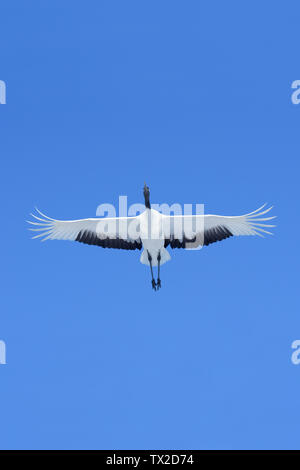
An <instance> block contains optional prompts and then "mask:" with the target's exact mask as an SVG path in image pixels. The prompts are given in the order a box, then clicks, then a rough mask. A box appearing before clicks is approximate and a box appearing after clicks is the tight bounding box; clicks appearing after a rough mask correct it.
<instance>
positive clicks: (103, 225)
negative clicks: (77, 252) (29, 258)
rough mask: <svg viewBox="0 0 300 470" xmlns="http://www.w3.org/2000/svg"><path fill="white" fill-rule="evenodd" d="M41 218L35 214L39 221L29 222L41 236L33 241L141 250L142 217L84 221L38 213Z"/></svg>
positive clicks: (37, 236) (36, 219)
mask: <svg viewBox="0 0 300 470" xmlns="http://www.w3.org/2000/svg"><path fill="white" fill-rule="evenodd" d="M36 210H37V212H38V214H39V216H38V215H35V214H31V215H32V217H34V219H35V221H27V222H28V223H29V224H31V225H34V226H35V228H30V229H29V230H32V231H35V232H40V233H39V234H38V235H36V236H34V237H32V238H41V239H42V241H44V240H73V241H77V242H81V243H87V244H88V245H97V246H102V247H103V248H118V249H123V250H140V249H141V248H142V243H141V239H140V235H139V219H138V217H115V218H98V219H80V220H55V219H51V218H50V217H48V216H46V215H45V214H43V213H42V212H40V211H39V210H38V209H36Z"/></svg>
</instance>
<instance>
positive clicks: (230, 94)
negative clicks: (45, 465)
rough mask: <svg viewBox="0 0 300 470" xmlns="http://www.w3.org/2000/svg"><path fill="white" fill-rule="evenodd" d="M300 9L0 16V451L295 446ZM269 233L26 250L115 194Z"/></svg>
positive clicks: (24, 9) (236, 6)
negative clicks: (155, 283)
mask: <svg viewBox="0 0 300 470" xmlns="http://www.w3.org/2000/svg"><path fill="white" fill-rule="evenodd" d="M299 13H300V8H299V3H298V5H297V2H292V1H291V2H289V3H288V4H281V5H279V3H277V4H276V3H273V4H272V7H270V5H269V4H268V3H262V2H258V1H254V2H253V1H252V2H246V3H245V2H243V3H241V2H238V1H228V2H222V1H216V2H211V3H208V2H205V3H204V2H197V1H190V2H178V1H172V2H171V1H164V2H158V1H152V2H138V1H131V0H129V1H126V2H121V1H115V2H107V1H100V2H99V1H91V0H89V1H86V2H79V1H69V0H65V1H64V2H59V1H58V0H51V1H44V2H38V1H30V0H29V1H26V2H22V1H8V0H6V1H4V2H2V4H1V28H0V41H1V48H0V79H1V80H4V81H5V82H6V86H7V104H6V105H0V129H1V162H2V172H1V187H0V190H1V199H2V208H1V211H2V221H3V224H2V230H1V242H2V243H1V246H2V250H1V287H2V295H1V298H0V302H1V316H0V339H1V340H3V341H5V343H6V347H7V364H6V365H0V400H1V420H0V421H1V426H0V446H1V448H3V449H117V448H119V449H132V448H135V449H151V448H152V449H153V448H157V449H168V448H171V449H185V448H186V449H264V448H265V449H266V448H267V449H291V448H299V421H300V411H299V409H300V397H299V393H298V390H299V385H300V366H296V365H293V364H292V362H291V354H292V349H291V344H292V342H293V341H294V340H296V339H300V321H299V294H298V292H299V286H298V284H299V248H298V243H297V234H298V233H299V217H298V212H299V204H298V201H299V194H298V193H299V170H300V164H299V151H300V139H299V129H300V105H299V106H297V105H293V104H292V102H291V93H292V90H291V83H292V82H293V81H294V80H297V79H300V70H299V58H298V56H299V47H298V44H299ZM144 181H146V182H147V183H148V185H149V186H150V189H151V200H152V202H157V203H162V202H166V203H174V202H179V203H182V204H183V203H196V202H198V203H204V204H205V209H206V212H211V213H217V214H223V215H239V214H244V213H246V212H250V211H252V210H254V209H256V208H258V207H259V206H260V205H261V204H263V203H264V202H268V203H270V204H274V206H275V208H274V214H276V215H277V216H278V220H277V224H278V226H277V228H276V229H275V230H274V232H275V236H274V237H268V238H265V239H261V238H258V237H257V238H254V237H253V238H252V237H249V238H248V237H240V238H238V239H230V240H225V241H223V242H221V243H216V244H214V245H212V246H209V247H207V248H204V249H203V250H201V251H198V252H185V251H184V250H173V252H172V253H171V255H172V261H171V262H170V263H167V264H166V265H164V266H163V267H162V276H161V277H162V286H163V288H162V289H161V291H159V292H157V293H155V292H153V291H152V290H151V286H150V273H149V270H148V268H146V267H145V266H143V265H141V264H140V263H139V256H140V252H132V253H131V252H127V251H124V252H120V251H118V250H105V249H101V248H98V247H90V246H86V245H81V244H76V243H70V242H59V241H53V242H47V243H40V242H38V241H37V240H31V239H30V234H29V232H28V231H27V227H26V223H25V220H26V219H27V218H28V214H29V213H30V212H31V211H32V210H33V208H34V206H35V205H37V206H38V207H39V208H40V209H41V210H42V211H44V212H46V214H48V215H50V216H51V217H54V218H58V219H59V218H60V219H72V218H84V217H93V216H95V213H96V208H97V206H98V205H99V204H101V203H112V204H116V203H117V201H118V197H119V195H128V202H129V203H135V202H142V186H143V184H144Z"/></svg>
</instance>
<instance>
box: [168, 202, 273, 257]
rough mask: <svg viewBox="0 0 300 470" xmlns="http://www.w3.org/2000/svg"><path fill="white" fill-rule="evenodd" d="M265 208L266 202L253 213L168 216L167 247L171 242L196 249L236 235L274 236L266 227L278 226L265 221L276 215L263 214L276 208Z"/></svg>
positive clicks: (175, 246)
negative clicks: (235, 215) (226, 215)
mask: <svg viewBox="0 0 300 470" xmlns="http://www.w3.org/2000/svg"><path fill="white" fill-rule="evenodd" d="M265 207H266V204H264V205H263V206H262V207H260V208H259V209H257V210H256V211H253V212H251V213H250V214H246V215H242V216H237V217H225V216H220V215H211V214H204V215H186V216H184V215H183V216H181V215H178V216H176V215H175V216H164V217H163V232H164V236H165V247H167V246H168V245H170V247H171V248H190V249H193V248H198V247H199V246H202V245H210V244H211V243H214V242H217V241H220V240H224V239H225V238H229V237H232V236H239V235H260V236H263V235H262V234H263V233H267V234H270V235H272V233H271V232H269V231H267V230H265V229H266V228H268V227H275V225H269V224H266V223H265V222H266V221H269V220H271V219H274V218H275V217H276V216H274V217H262V216H263V215H265V214H267V213H268V212H269V211H270V210H271V209H272V207H269V208H267V209H264V208H265ZM263 209H264V210H263Z"/></svg>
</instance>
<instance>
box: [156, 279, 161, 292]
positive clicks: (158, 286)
mask: <svg viewBox="0 0 300 470" xmlns="http://www.w3.org/2000/svg"><path fill="white" fill-rule="evenodd" d="M160 288H161V280H160V279H159V278H157V283H156V290H158V289H160Z"/></svg>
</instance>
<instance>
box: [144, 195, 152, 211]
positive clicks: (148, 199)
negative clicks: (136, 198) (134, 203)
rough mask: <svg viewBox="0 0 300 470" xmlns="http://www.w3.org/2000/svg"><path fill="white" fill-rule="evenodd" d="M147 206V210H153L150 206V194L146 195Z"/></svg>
mask: <svg viewBox="0 0 300 470" xmlns="http://www.w3.org/2000/svg"><path fill="white" fill-rule="evenodd" d="M145 206H146V208H147V209H151V205H150V197H149V195H148V194H145Z"/></svg>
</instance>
